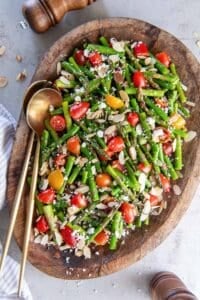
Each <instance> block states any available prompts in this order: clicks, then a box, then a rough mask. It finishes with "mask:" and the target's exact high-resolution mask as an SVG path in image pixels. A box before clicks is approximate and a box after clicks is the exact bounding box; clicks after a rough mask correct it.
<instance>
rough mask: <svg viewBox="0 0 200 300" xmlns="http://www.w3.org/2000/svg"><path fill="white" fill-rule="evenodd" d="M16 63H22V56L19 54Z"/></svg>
mask: <svg viewBox="0 0 200 300" xmlns="http://www.w3.org/2000/svg"><path fill="white" fill-rule="evenodd" d="M16 61H18V62H21V61H22V56H21V55H19V54H17V55H16Z"/></svg>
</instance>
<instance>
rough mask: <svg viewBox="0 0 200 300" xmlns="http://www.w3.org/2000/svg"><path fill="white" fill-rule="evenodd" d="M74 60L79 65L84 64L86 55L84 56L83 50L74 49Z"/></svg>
mask: <svg viewBox="0 0 200 300" xmlns="http://www.w3.org/2000/svg"><path fill="white" fill-rule="evenodd" d="M74 58H75V61H76V62H77V64H78V65H79V66H84V65H85V64H86V61H87V59H86V57H85V56H84V52H83V50H76V51H75V53H74Z"/></svg>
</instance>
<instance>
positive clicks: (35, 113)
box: [26, 88, 62, 136]
mask: <svg viewBox="0 0 200 300" xmlns="http://www.w3.org/2000/svg"><path fill="white" fill-rule="evenodd" d="M61 103H62V97H61V94H60V93H59V92H58V91H57V90H54V89H52V88H43V89H40V90H39V91H37V92H36V93H34V95H33V96H32V98H31V99H30V101H29V102H28V105H27V108H26V120H27V124H28V125H29V127H30V128H31V129H32V130H33V131H35V133H37V134H38V135H39V136H41V134H42V132H43V130H44V120H45V119H47V118H48V117H49V106H50V105H52V106H53V107H54V108H56V107H59V106H60V105H61Z"/></svg>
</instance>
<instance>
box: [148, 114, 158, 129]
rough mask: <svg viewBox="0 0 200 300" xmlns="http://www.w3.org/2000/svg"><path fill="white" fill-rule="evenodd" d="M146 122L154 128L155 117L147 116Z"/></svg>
mask: <svg viewBox="0 0 200 300" xmlns="http://www.w3.org/2000/svg"><path fill="white" fill-rule="evenodd" d="M147 122H148V123H149V125H150V126H151V129H155V123H156V121H155V119H154V118H151V117H148V118H147Z"/></svg>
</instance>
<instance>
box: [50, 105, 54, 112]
mask: <svg viewBox="0 0 200 300" xmlns="http://www.w3.org/2000/svg"><path fill="white" fill-rule="evenodd" d="M53 110H54V106H53V105H52V104H50V105H49V111H50V112H51V111H53Z"/></svg>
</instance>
